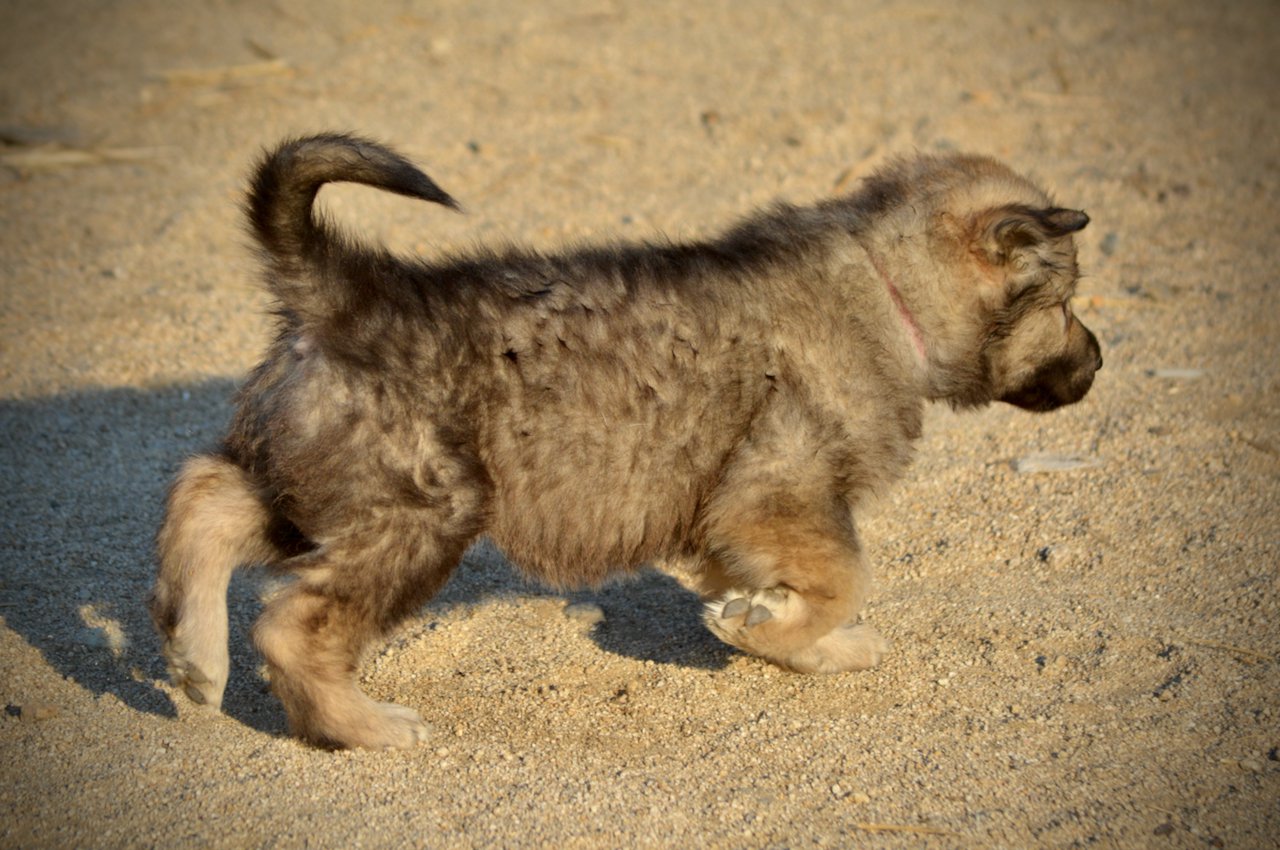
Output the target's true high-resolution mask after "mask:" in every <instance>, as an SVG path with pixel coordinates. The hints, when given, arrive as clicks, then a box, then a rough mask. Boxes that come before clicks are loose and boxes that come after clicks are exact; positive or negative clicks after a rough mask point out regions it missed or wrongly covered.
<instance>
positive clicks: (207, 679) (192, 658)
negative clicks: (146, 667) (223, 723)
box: [164, 639, 230, 711]
mask: <svg viewBox="0 0 1280 850" xmlns="http://www.w3.org/2000/svg"><path fill="white" fill-rule="evenodd" d="M164 658H165V661H166V662H167V664H168V668H169V681H171V682H173V684H174V687H177V688H180V689H181V690H182V692H183V693H184V694H186V695H187V698H188V699H190V700H191V701H192V702H194V703H196V704H197V705H204V706H208V707H210V708H212V709H214V710H215V711H216V710H219V709H220V708H221V707H222V694H223V691H224V690H226V687H227V671H228V668H229V667H230V660H229V659H222V658H218V657H216V656H215V657H209V656H205V657H197V655H196V654H195V653H193V652H192V647H191V646H190V645H189V644H187V643H186V642H184V641H181V640H178V639H170V640H166V641H165V642H164Z"/></svg>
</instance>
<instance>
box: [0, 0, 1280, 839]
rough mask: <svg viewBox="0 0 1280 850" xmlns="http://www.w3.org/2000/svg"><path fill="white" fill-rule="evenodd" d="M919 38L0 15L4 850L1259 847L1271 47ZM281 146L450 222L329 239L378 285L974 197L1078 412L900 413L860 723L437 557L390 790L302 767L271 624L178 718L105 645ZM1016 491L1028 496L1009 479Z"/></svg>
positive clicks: (1276, 559)
mask: <svg viewBox="0 0 1280 850" xmlns="http://www.w3.org/2000/svg"><path fill="white" fill-rule="evenodd" d="M953 5H954V4H951V3H942V2H937V3H935V2H928V0H910V2H902V3H870V2H869V3H861V4H859V3H837V2H807V3H786V4H784V3H775V2H754V1H753V0H738V2H714V3H701V2H699V3H683V2H673V3H669V2H655V3H646V4H630V5H629V4H622V3H610V2H603V0H602V1H601V2H582V3H576V2H554V3H538V4H526V3H514V2H508V3H498V2H479V3H475V2H462V0H441V2H436V3H431V4H427V3H410V2H391V0H373V2H365V3H359V4H357V3H341V2H333V0H322V1H321V2H302V0H276V2H272V3H250V2H236V0H209V2H202V3H170V2H160V0H150V1H148V0H122V1H121V2H105V0H102V1H97V0H82V2H65V0H54V2H51V3H42V4H36V3H16V2H4V3H3V4H2V5H0V21H3V24H2V25H0V63H2V65H3V71H2V76H0V138H3V143H4V146H3V147H2V148H0V260H2V262H0V347H2V352H0V398H2V399H3V400H0V422H2V424H0V428H2V430H0V470H2V471H3V482H4V484H3V487H0V616H2V617H3V627H2V628H0V705H3V706H4V712H3V713H2V714H0V845H3V846H4V847H129V846H165V847H172V846H191V847H276V846H278V847H300V846H311V847H352V846H366V847H410V846H422V847H485V846H495V847H535V846H540V847H677V846H679V847H702V846H705V847H732V848H737V847H779V848H781V847H795V848H800V847H816V846H837V847H851V846H858V847H911V848H915V847H938V848H949V847H983V848H988V847H1010V848H1022V847H1040V846H1043V847H1075V846H1083V845H1091V846H1097V847H1126V848H1127V847H1147V846H1149V847H1159V848H1165V847H1169V848H1181V847H1188V848H1198V847H1229V848H1238V847H1272V846H1275V844H1276V842H1277V840H1280V761H1277V758H1278V757H1280V756H1278V754H1277V747H1280V698H1278V697H1277V651H1278V650H1280V640H1278V638H1280V606H1278V604H1277V599H1278V597H1280V579H1278V578H1277V567H1278V566H1280V518H1278V517H1277V506H1278V504H1280V498H1278V497H1280V373H1278V370H1277V365H1278V364H1280V280H1278V276H1277V261H1278V260H1280V215H1278V213H1277V198H1278V197H1280V171H1278V170H1277V166H1278V161H1280V87H1277V85H1276V81H1277V80H1278V79H1280V15H1278V14H1277V13H1276V7H1275V5H1274V4H1272V3H1268V2H1258V3H1246V2H1239V3H1231V4H1207V3H1177V2H1140V3H1103V2H1077V3H1074V4H1070V6H1067V5H1066V4H1061V8H1060V9H1059V10H1058V11H1045V9H1044V8H1043V7H1044V6H1045V5H1046V4H1034V3H1021V2H1007V3H995V2H992V3H987V4H984V5H981V6H973V5H968V6H966V7H965V9H966V11H964V12H957V11H955V10H954V8H953ZM1219 6H1221V7H1222V8H1219ZM326 128H344V129H355V130H359V131H361V132H363V133H366V134H369V135H372V136H375V137H378V138H381V139H385V140H388V141H391V142H393V143H395V144H397V145H398V146H400V147H402V148H403V149H404V150H406V151H407V152H409V153H410V154H412V155H413V156H414V157H416V158H417V159H418V160H419V161H420V162H422V163H423V164H424V165H425V166H426V167H427V169H428V170H429V171H430V173H431V174H432V175H433V176H435V177H436V178H437V179H438V180H439V181H440V183H441V184H442V185H443V186H445V187H446V188H447V189H448V190H449V191H450V192H452V193H453V194H455V195H456V196H457V197H458V198H459V199H460V200H461V201H462V202H463V203H464V204H465V205H466V207H467V208H468V210H469V213H468V215H466V216H453V215H449V214H447V213H444V212H442V211H440V210H439V209H434V208H430V207H429V206H427V205H423V204H415V203H413V202H410V201H406V200H403V199H398V198H390V197H386V196H382V195H379V194H377V193H373V192H367V191H360V190H357V189H347V188H343V187H339V188H335V189H331V190H327V192H326V196H325V203H326V205H327V207H328V208H329V209H330V210H331V211H332V212H333V213H334V215H335V216H337V217H338V218H340V219H342V220H343V221H345V222H347V223H348V224H349V225H350V226H351V227H352V228H354V229H357V230H358V231H359V232H361V233H363V234H365V235H366V236H367V237H369V238H377V239H381V240H384V241H387V242H389V243H390V244H392V245H393V246H395V247H396V248H397V249H398V250H402V251H406V252H416V253H420V254H424V255H433V254H437V253H439V252H441V251H445V250H451V249H459V248H465V247H466V246H468V245H472V244H475V243H477V242H486V243H494V242H500V241H503V240H513V241H518V242H522V243H528V244H534V245H538V246H552V245H556V244H559V243H562V242H565V241H573V240H582V239H599V238H628V237H633V236H634V237H641V236H650V235H654V234H658V233H665V234H669V235H672V236H693V235H697V234H699V233H705V232H708V231H710V230H712V229H715V228H718V227H720V226H722V225H724V224H725V223H727V222H728V221H731V220H732V219H733V218H735V217H736V216H738V215H740V214H742V213H744V212H745V211H747V210H748V209H750V208H751V207H753V206H756V205H759V204H762V203H766V202H768V201H769V200H770V199H772V198H775V197H785V198H787V199H790V200H793V201H801V202H803V201H807V200H812V199H815V198H818V197H821V196H824V195H828V194H830V193H832V192H835V191H841V190H844V189H847V188H849V187H851V186H852V185H853V184H854V182H855V181H856V180H857V178H858V177H859V176H860V175H862V174H865V173H866V171H867V169H868V168H869V167H871V166H873V165H874V164H875V163H876V162H877V161H879V160H881V159H882V158H883V157H884V156H886V155H888V154H889V153H891V152H895V151H904V150H911V149H921V150H926V151H929V150H946V149H954V148H958V149H967V150H975V151H981V152H987V153H991V154H994V155H997V156H999V157H1001V158H1004V159H1006V160H1008V161H1009V162H1011V163H1012V164H1014V165H1015V166H1016V167H1018V168H1020V169H1023V170H1026V171H1030V172H1032V173H1034V174H1036V175H1038V176H1039V178H1041V179H1042V180H1043V181H1044V182H1046V183H1047V184H1049V185H1051V186H1052V187H1054V189H1055V191H1056V193H1057V196H1058V198H1059V200H1060V201H1062V202H1064V203H1068V204H1070V205H1073V206H1080V207H1083V208H1084V209H1086V210H1088V212H1089V213H1090V214H1091V215H1092V216H1093V224H1092V225H1091V226H1090V227H1089V229H1088V230H1087V231H1086V232H1085V233H1084V235H1083V241H1082V263H1083V266H1084V267H1085V268H1086V270H1087V272H1088V277H1087V278H1086V279H1085V280H1084V282H1083V285H1082V290H1081V298H1080V299H1079V301H1078V304H1077V306H1078V308H1079V310H1080V313H1081V315H1082V316H1083V317H1084V318H1085V321H1086V322H1087V323H1088V324H1090V325H1091V326H1092V327H1093V328H1094V330H1095V331H1096V332H1097V333H1098V335H1099V337H1100V339H1101V340H1102V342H1103V345H1104V349H1105V355H1106V364H1107V365H1106V368H1105V369H1104V370H1103V372H1102V373H1100V376H1099V380H1098V383H1097V384H1096V386H1095V389H1094V391H1093V393H1092V394H1091V395H1090V396H1089V398H1088V399H1087V400H1086V401H1085V402H1084V403H1082V404H1080V405H1078V406H1076V407H1074V408H1071V409H1069V410H1067V411H1064V412H1062V413H1060V414H1056V415H1053V416H1049V417H1036V416H1032V415H1029V414H1025V413H1021V412H1018V411H1015V410H1012V409H991V410H988V411H984V412H981V413H977V414H967V415H956V414H953V413H951V412H949V411H946V410H935V411H932V412H931V414H930V417H929V423H928V426H929V427H928V431H927V434H926V437H925V439H924V440H923V441H922V443H921V447H920V455H919V459H918V462H917V463H916V464H915V466H914V467H913V469H912V471H911V473H910V474H909V476H908V477H907V479H906V480H905V481H903V482H902V483H901V484H900V485H899V486H898V487H897V488H896V489H895V490H894V491H893V492H892V493H891V494H889V495H888V496H887V497H886V498H885V499H884V501H883V504H882V505H880V506H879V508H878V509H877V512H876V513H875V515H874V516H871V517H868V518H866V519H864V521H863V531H864V536H865V538H866V540H867V541H868V544H869V545H870V547H871V550H872V553H873V555H874V558H875V561H876V564H877V573H878V581H879V586H878V590H877V593H876V596H875V599H874V601H873V602H872V603H871V605H870V607H869V610H868V612H867V616H868V618H869V619H870V620H871V622H873V623H874V624H876V625H877V626H878V627H879V628H880V629H881V630H882V631H883V632H884V633H885V634H886V635H887V636H889V637H890V638H891V639H892V641H893V642H894V645H895V651H894V653H893V655H892V656H891V657H890V658H889V659H888V660H887V661H886V663H885V664H884V666H883V667H882V668H880V669H878V670H876V671H874V672H870V673H863V674H850V675H842V676H834V677H826V678H821V677H819V678H808V677H801V676H796V675H791V674H787V673H784V672H781V671H779V670H776V669H774V668H772V667H770V666H768V665H766V664H764V663H762V662H759V661H756V660H754V659H752V658H748V657H745V656H742V655H738V654H735V653H733V652H731V651H729V650H727V649H725V648H723V647H722V646H720V645H719V644H718V643H717V642H716V641H715V640H714V639H713V638H712V637H710V635H708V634H707V633H706V632H705V631H704V630H703V629H702V627H701V626H700V624H699V621H698V605H697V601H696V599H695V597H694V596H693V594H692V593H691V592H690V591H688V590H687V589H686V587H685V585H684V584H683V583H682V582H681V580H680V577H679V575H678V574H677V575H675V576H674V577H673V576H672V575H671V574H670V573H664V572H659V571H657V570H654V571H652V572H646V573H644V574H643V575H641V577H640V578H639V579H638V580H635V581H632V582H630V583H627V584H622V585H616V586H609V587H606V588H603V589H598V590H594V591H584V592H582V593H577V594H570V595H568V596H563V595H557V594H553V593H550V592H547V591H544V590H540V589H538V588H536V587H532V586H529V585H527V584H525V583H523V582H522V581H521V580H520V579H519V578H517V576H516V574H515V573H514V572H513V571H512V569H511V568H510V567H509V566H508V565H506V564H505V562H503V561H502V559H501V557H500V556H498V555H497V554H496V553H494V552H492V551H490V550H488V549H485V548H480V549H477V550H476V551H475V552H473V553H472V555H471V556H470V557H469V558H468V561H467V562H466V564H465V565H464V566H463V568H462V569H461V570H460V571H459V573H458V574H457V576H456V578H455V579H454V581H453V582H452V583H451V584H450V585H449V587H448V588H447V590H446V592H445V593H444V594H443V596H441V597H440V598H439V599H437V600H436V601H435V602H433V603H432V604H431V605H430V606H429V607H427V608H426V609H425V610H424V611H423V612H422V613H421V616H420V617H418V618H416V619H415V620H413V621H412V622H411V623H409V624H408V625H407V627H406V628H405V629H404V630H403V631H402V632H400V633H399V634H397V635H396V636H395V637H394V638H393V639H392V640H391V641H390V642H389V644H388V646H387V647H386V648H385V650H382V651H379V652H377V653H375V654H374V655H373V656H371V657H370V658H369V660H368V663H367V664H366V666H365V668H364V670H363V674H362V675H363V683H364V686H365V687H366V688H367V689H368V691H369V692H370V693H372V694H374V695H375V696H377V697H378V698H380V699H393V700H395V701H398V702H402V703H406V704H409V705H412V706H414V707H416V708H418V709H420V710H421V712H422V714H423V715H424V717H425V718H426V719H427V720H428V721H429V722H430V723H431V724H432V726H433V728H434V729H435V733H436V738H435V739H434V740H433V741H432V743H430V744H429V745H427V746H426V747H424V748H422V749H420V750H417V751H413V752H405V753H391V754H380V753H355V754H352V753H339V754H333V753H327V752H320V751H317V750H313V749H309V748H307V747H305V746H303V745H301V744H299V743H297V742H295V741H294V740H292V739H290V738H289V737H287V736H286V734H285V731H284V719H283V715H282V712H281V710H280V708H279V706H278V704H277V703H276V702H275V701H274V700H273V698H272V697H271V696H270V694H269V693H268V692H267V690H266V687H265V685H264V683H263V680H262V676H261V671H260V670H259V662H258V660H257V658H256V657H255V656H254V654H253V651H252V649H251V648H250V647H249V644H248V641H247V635H246V631H247V628H248V624H249V623H250V622H251V621H252V618H253V616H254V613H255V611H256V609H257V608H258V606H259V604H260V603H259V601H258V600H259V599H260V597H261V595H262V594H263V593H264V592H267V591H269V589H270V583H269V582H268V581H267V580H266V579H264V578H263V577H261V576H252V575H245V576H242V577H238V578H237V580H236V581H235V583H234V584H233V587H232V596H233V602H234V607H235V610H234V614H233V620H234V622H233V629H232V632H233V634H232V651H233V666H234V670H233V677H234V678H233V682H232V684H231V686H230V688H229V691H228V696H227V700H226V705H225V709H226V713H225V714H224V715H219V716H210V715H207V714H204V713H202V712H201V711H199V710H195V709H194V708H193V707H192V706H190V705H189V704H187V703H185V702H184V701H183V700H182V699H180V698H179V699H175V697H180V695H179V694H175V693H174V692H173V690H172V689H170V688H169V687H168V686H167V685H166V684H165V682H164V680H163V679H164V670H163V666H162V664H161V663H160V661H159V659H158V657H157V650H158V646H157V641H156V639H155V638H154V636H153V635H152V633H151V628H150V625H149V623H148V621H147V618H146V616H145V614H144V611H143V609H142V605H141V602H142V599H143V597H144V595H145V593H146V590H147V587H148V585H149V582H150V575H151V572H152V569H153V568H152V564H151V554H150V546H151V538H152V535H153V533H154V529H155V526H156V524H157V522H158V519H159V513H160V502H161V498H162V494H163V491H164V487H165V485H166V482H167V479H168V477H169V476H170V475H171V474H172V473H173V471H174V469H175V468H176V466H177V465H178V464H179V463H180V462H181V459H182V458H183V456H184V455H186V454H188V453H190V452H193V451H196V450H198V449H200V448H202V447H204V446H205V445H207V444H208V443H210V442H211V441H212V440H213V439H215V438H216V436H217V434H218V432H219V429H220V428H221V427H222V425H223V424H224V423H225V421H226V419H227V415H228V408H227V406H226V399H227V396H228V394H229V393H230V391H231V390H232V389H233V388H234V386H235V384H236V381H237V380H238V379H239V377H240V376H241V375H243V374H244V372H245V371H246V370H247V369H248V368H249V367H251V366H252V364H253V363H254V362H255V358H256V357H257V355H258V353H259V352H260V350H261V348H262V345H263V342H264V340H265V338H266V333H267V327H268V323H267V320H266V318H265V317H264V314H263V307H264V300H263V297H262V295H261V293H260V292H259V291H258V290H257V288H256V287H255V284H254V275H255V272H254V268H253V265H252V262H251V260H250V256H249V253H248V251H247V250H246V246H245V241H246V240H245V239H244V237H243V235H242V232H241V222H240V217H239V212H238V209H237V203H238V200H239V198H240V197H241V193H242V191H243V181H244V176H245V173H246V169H247V167H248V163H249V162H250V160H251V159H252V158H253V157H254V156H256V154H257V152H258V151H259V150H260V149H261V147H262V146H264V145H267V144H270V143H272V142H274V141H275V140H277V139H278V138H279V137H281V136H282V135H285V134H288V133H297V132H304V131H308V130H317V129H326ZM1044 456H1048V457H1049V459H1050V460H1051V461H1056V462H1057V463H1056V465H1057V466H1063V465H1065V466H1068V467H1074V468H1068V469H1054V470H1050V471H1040V472H1032V471H1026V470H1025V468H1024V469H1022V471H1019V467H1018V465H1017V462H1018V461H1020V460H1022V461H1025V460H1026V459H1028V458H1032V459H1035V458H1043V457H1044ZM1063 459H1070V460H1073V461H1078V463H1075V462H1072V463H1065V464H1064V463H1063V462H1062V461H1063ZM1050 465H1051V466H1053V465H1054V464H1053V463H1051V464H1050ZM568 602H585V603H588V604H593V605H596V606H599V608H600V610H601V611H602V612H603V615H604V619H603V621H602V622H598V623H594V624H592V623H590V622H589V621H581V620H578V619H574V618H573V617H570V616H566V614H565V612H564V608H565V605H566V603H568ZM588 610H590V609H588Z"/></svg>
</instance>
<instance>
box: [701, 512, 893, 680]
mask: <svg viewBox="0 0 1280 850" xmlns="http://www.w3.org/2000/svg"><path fill="white" fill-rule="evenodd" d="M833 514H834V512H830V511H822V510H818V511H814V512H813V513H811V514H800V515H797V514H796V513H795V512H793V511H788V515H787V516H785V517H782V516H776V515H774V516H768V515H761V514H760V513H759V512H757V511H750V512H746V513H744V514H743V515H742V516H741V520H740V521H734V522H732V523H725V524H723V525H722V527H721V528H720V529H719V530H718V531H719V533H718V534H717V544H718V545H717V548H716V551H715V554H713V555H709V556H708V557H707V559H706V560H705V562H704V564H703V571H702V574H701V577H700V578H701V583H702V588H703V591H704V596H705V597H707V598H708V602H707V605H706V611H705V614H704V621H705V623H706V625H707V627H708V628H709V629H710V630H711V631H712V633H714V634H715V635H716V636H717V637H719V638H720V639H721V640H723V641H724V642H725V643H728V644H730V645H732V646H736V647H738V648H739V649H742V650H743V651H745V652H749V653H751V654H752V655H758V656H760V657H762V658H766V659H768V660H770V661H772V662H774V663H776V664H778V665H780V666H782V667H786V668H788V669H791V670H796V671H798V672H802V673H837V672H842V671H845V670H864V669H867V668H869V667H874V666H875V665H876V664H878V663H879V662H880V659H881V658H882V657H883V655H884V654H885V653H886V652H887V651H888V648H889V647H888V643H887V642H886V641H885V640H884V638H882V637H881V636H880V634H879V633H878V632H877V631H876V630H875V629H873V628H872V627H871V626H867V625H863V624H859V623H857V622H856V617H857V614H858V611H859V610H860V609H861V608H862V605H863V602H864V601H865V599H866V594H867V592H868V591H869V589H870V585H871V575H870V570H869V569H868V568H867V566H866V561H865V558H864V557H863V555H862V552H861V551H860V549H859V546H858V543H857V538H856V535H855V534H854V532H853V528H852V526H851V525H850V523H849V522H848V521H847V520H846V521H843V522H842V521H840V518H839V517H838V516H836V515H833Z"/></svg>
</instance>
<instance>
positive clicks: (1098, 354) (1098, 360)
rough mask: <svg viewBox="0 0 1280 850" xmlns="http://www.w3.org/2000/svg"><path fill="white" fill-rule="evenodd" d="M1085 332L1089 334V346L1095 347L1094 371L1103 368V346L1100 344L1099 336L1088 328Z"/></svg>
mask: <svg viewBox="0 0 1280 850" xmlns="http://www.w3.org/2000/svg"><path fill="white" fill-rule="evenodd" d="M1084 332H1085V333H1087V334H1088V335H1089V347H1090V348H1092V349H1093V371H1095V372H1096V371H1098V370H1099V369H1101V368H1102V346H1100V345H1098V338H1097V337H1096V336H1094V335H1093V331H1091V330H1089V329H1088V328H1085V329H1084Z"/></svg>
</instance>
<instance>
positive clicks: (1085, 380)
mask: <svg viewBox="0 0 1280 850" xmlns="http://www.w3.org/2000/svg"><path fill="white" fill-rule="evenodd" d="M1080 330H1082V331H1083V332H1084V335H1083V337H1082V338H1081V339H1082V343H1081V344H1079V345H1077V346H1075V347H1074V348H1073V350H1072V351H1070V352H1068V353H1067V354H1064V355H1061V356H1059V357H1055V358H1053V359H1051V360H1047V361H1045V362H1044V363H1042V364H1040V365H1039V366H1038V367H1037V368H1036V370H1035V372H1034V373H1032V375H1031V377H1030V378H1029V379H1028V380H1027V381H1026V382H1025V383H1023V384H1022V385H1021V386H1019V387H1017V388H1016V389H1014V390H1012V391H1011V392H1008V393H1006V394H1004V395H1003V396H1001V397H1000V401H1003V402H1007V403H1009V404H1012V405H1015V406H1017V407H1021V408H1022V409H1023V410H1031V411H1035V412H1037V413H1040V412H1044V411H1049V410H1056V409H1057V408H1059V407H1063V406H1065V405H1068V404H1075V403H1076V402H1077V401H1079V400H1080V399H1082V398H1084V397H1085V395H1086V394H1087V393H1088V392H1089V388H1090V387H1092V386H1093V377H1094V374H1095V373H1096V372H1097V371H1098V370H1099V369H1101V368H1102V347H1101V346H1100V345H1098V338H1097V337H1096V336H1094V335H1093V331H1091V330H1089V329H1088V328H1086V327H1085V326H1084V325H1080Z"/></svg>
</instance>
